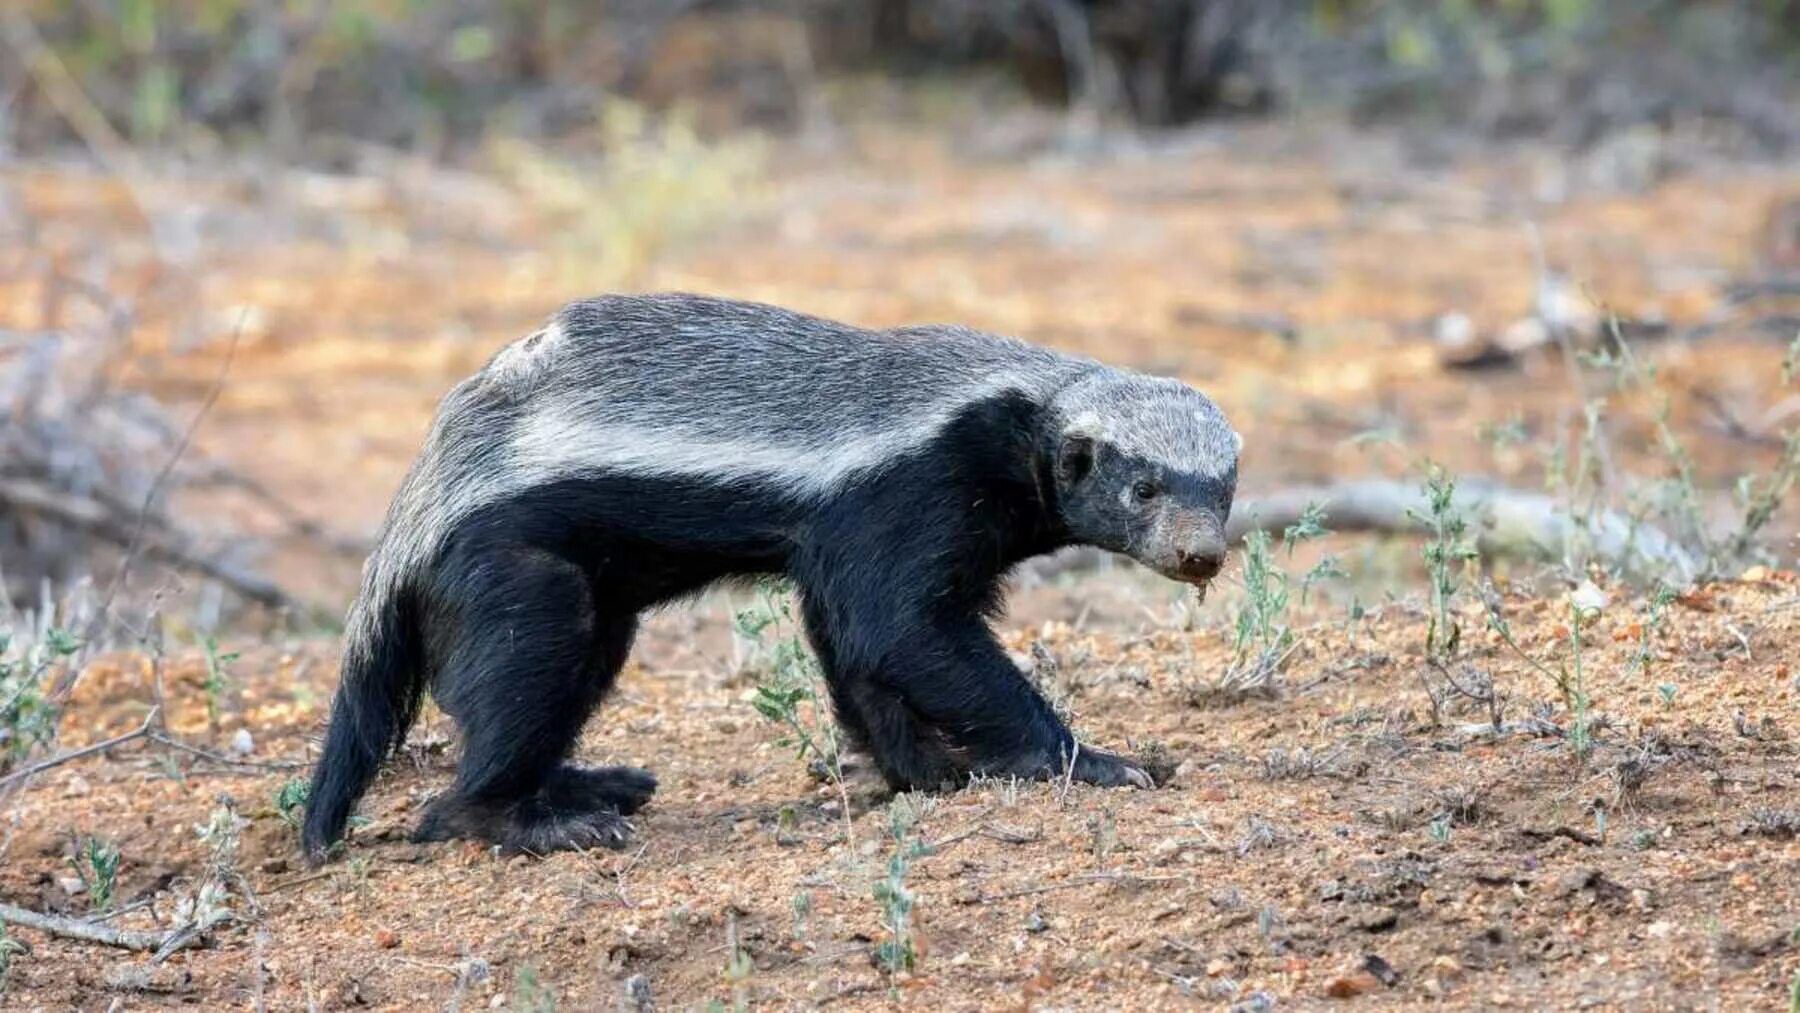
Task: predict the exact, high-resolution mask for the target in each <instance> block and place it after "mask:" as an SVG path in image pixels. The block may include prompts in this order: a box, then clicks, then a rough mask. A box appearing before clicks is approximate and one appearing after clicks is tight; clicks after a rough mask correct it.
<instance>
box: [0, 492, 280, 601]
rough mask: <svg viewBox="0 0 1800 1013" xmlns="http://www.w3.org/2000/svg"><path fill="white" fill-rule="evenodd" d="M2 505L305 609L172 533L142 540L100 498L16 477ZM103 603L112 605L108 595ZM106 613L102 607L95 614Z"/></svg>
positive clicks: (259, 597) (1, 496)
mask: <svg viewBox="0 0 1800 1013" xmlns="http://www.w3.org/2000/svg"><path fill="white" fill-rule="evenodd" d="M0 506H5V507H8V508H10V509H13V510H17V511H19V512H21V513H32V514H36V515H37V516H39V517H43V518H45V519H47V520H53V521H57V522H59V523H61V524H63V525H66V526H68V527H72V528H77V529H79V530H82V531H86V532H88V533H89V534H91V535H94V536H96V537H99V538H104V539H106V540H107V541H109V542H113V543H114V544H117V545H120V546H122V547H125V548H126V550H127V552H129V553H134V554H135V553H142V554H143V555H146V556H151V557H154V558H156V559H159V560H161V561H162V562H165V563H167V564H169V565H171V566H174V567H176V568H177V569H183V570H190V571H193V572H194V573H198V574H201V575H203V576H206V577H211V578H212V579H214V580H216V581H218V582H219V583H221V584H224V585H225V586H226V587H228V588H230V589H231V590H233V591H235V592H237V593H238V594H241V595H243V596H244V597H245V598H248V599H250V600H251V601H254V602H256V603H258V604H260V605H266V606H268V607H270V608H286V609H296V610H299V609H303V608H304V606H302V605H301V604H300V603H299V602H297V601H295V599H294V598H293V597H292V596H291V595H289V594H288V593H287V591H285V590H283V589H282V588H281V587H280V586H279V585H277V584H274V583H272V582H270V581H268V580H265V579H264V578H262V577H259V576H257V575H255V574H252V573H245V572H244V571H242V570H239V569H238V568H236V567H234V566H232V565H231V564H229V563H225V562H223V561H221V560H217V559H210V558H208V557H206V556H203V555H200V554H199V553H198V552H196V551H194V550H193V549H191V548H188V547H187V546H185V545H182V544H180V542H179V541H177V540H175V539H174V538H173V537H171V536H168V535H159V536H150V537H149V538H148V539H147V540H146V538H145V536H144V535H143V534H142V523H141V522H129V521H126V520H124V519H123V518H121V517H120V516H119V515H118V514H117V513H116V512H115V511H113V510H112V509H111V508H109V507H107V506H106V505H105V504H104V503H101V502H100V501H99V500H96V499H91V498H88V497H85V496H73V495H69V494H68V493H63V492H58V491H56V490H54V489H51V488H50V487H49V486H45V485H41V484H39V483H37V482H31V481H25V480H17V481H5V482H0ZM134 523H137V524H138V530H137V532H134V531H133V524H134ZM134 539H135V544H134ZM107 604H108V605H109V606H110V604H111V601H110V598H109V600H108V602H107ZM105 614H106V613H105V610H104V609H103V610H102V611H101V612H100V613H99V615H105ZM96 621H97V620H96Z"/></svg>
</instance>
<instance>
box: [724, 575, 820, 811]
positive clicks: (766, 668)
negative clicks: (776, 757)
mask: <svg viewBox="0 0 1800 1013" xmlns="http://www.w3.org/2000/svg"><path fill="white" fill-rule="evenodd" d="M735 625H736V628H737V632H738V634H739V635H741V636H743V637H744V638H745V639H747V640H748V641H750V643H751V644H753V645H754V647H755V651H756V655H760V657H758V658H756V661H755V669H756V670H757V675H758V676H759V681H758V684H757V687H756V695H755V696H754V697H753V698H752V699H751V701H750V704H751V706H752V707H755V708H756V712H757V713H758V714H761V715H762V716H763V718H764V719H765V720H767V721H769V722H771V723H773V724H776V725H779V726H780V727H782V728H783V729H785V730H786V731H785V734H784V735H783V736H782V737H781V738H780V739H779V740H778V744H779V745H783V746H792V747H793V748H794V751H795V755H796V757H797V758H798V759H800V760H802V761H805V760H807V759H808V758H809V757H811V758H813V759H816V760H818V761H819V763H820V764H821V765H822V766H823V767H824V769H825V770H826V771H827V772H828V773H829V775H830V776H831V778H832V779H833V780H835V781H838V782H840V783H841V782H842V781H843V769H842V766H841V758H840V756H839V745H840V737H839V733H838V728H837V725H836V723H834V722H833V721H832V720H831V718H830V714H829V708H828V707H827V706H826V695H827V694H826V689H825V676H824V672H823V670H821V669H820V667H819V661H818V659H817V658H815V657H814V656H813V653H812V651H811V650H809V649H808V648H807V645H806V640H805V638H804V637H803V636H801V635H800V633H799V631H798V629H797V626H798V624H797V623H796V621H795V618H794V600H793V589H792V586H791V585H789V584H788V583H787V582H786V581H781V580H765V581H762V582H760V583H759V584H758V585H757V600H756V603H755V604H754V605H752V606H751V607H750V608H747V609H745V610H743V611H741V612H739V613H738V614H737V619H736V623H735Z"/></svg>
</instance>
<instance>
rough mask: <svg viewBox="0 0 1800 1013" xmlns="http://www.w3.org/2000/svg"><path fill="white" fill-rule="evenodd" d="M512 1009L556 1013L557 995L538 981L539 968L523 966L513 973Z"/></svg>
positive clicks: (536, 1012) (530, 1012) (535, 1012)
mask: <svg viewBox="0 0 1800 1013" xmlns="http://www.w3.org/2000/svg"><path fill="white" fill-rule="evenodd" d="M512 1008H513V1009H516V1010H524V1011H525V1013H556V993H555V992H554V991H552V990H551V989H550V986H548V985H546V984H544V983H543V982H542V981H541V980H539V979H538V971H537V968H535V967H533V966H532V965H530V964H523V965H521V966H520V967H519V969H518V970H517V971H515V972H514V973H513V994H512Z"/></svg>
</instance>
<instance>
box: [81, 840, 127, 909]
mask: <svg viewBox="0 0 1800 1013" xmlns="http://www.w3.org/2000/svg"><path fill="white" fill-rule="evenodd" d="M69 865H70V866H72V867H73V868H74V870H75V877H76V878H77V879H79V880H81V885H82V886H83V887H84V888H85V889H86V891H87V896H88V905H89V906H90V907H92V908H93V909H94V910H95V911H102V912H104V911H111V910H112V906H113V901H114V899H115V898H116V894H117V889H118V884H119V846H118V845H117V844H114V843H113V842H112V841H110V840H107V839H106V838H104V837H97V836H95V835H93V834H88V835H86V836H84V837H82V838H81V840H80V842H79V843H78V844H77V845H76V848H75V853H74V854H73V855H71V856H69Z"/></svg>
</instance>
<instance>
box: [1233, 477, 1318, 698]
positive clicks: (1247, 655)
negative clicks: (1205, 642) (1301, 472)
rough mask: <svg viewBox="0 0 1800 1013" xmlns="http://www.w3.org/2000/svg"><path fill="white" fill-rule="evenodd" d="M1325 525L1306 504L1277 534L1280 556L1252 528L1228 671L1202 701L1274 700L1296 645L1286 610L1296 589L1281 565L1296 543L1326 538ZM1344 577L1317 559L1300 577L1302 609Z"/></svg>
mask: <svg viewBox="0 0 1800 1013" xmlns="http://www.w3.org/2000/svg"><path fill="white" fill-rule="evenodd" d="M1324 520H1325V513H1324V510H1323V509H1322V508H1321V507H1320V506H1319V505H1318V504H1309V505H1308V506H1307V508H1306V509H1305V510H1303V511H1302V512H1301V515H1300V519H1299V521H1298V522H1296V523H1294V524H1291V525H1289V526H1288V527H1287V528H1285V529H1284V530H1283V531H1282V534H1281V543H1280V548H1279V553H1278V552H1277V549H1276V546H1275V544H1274V543H1273V542H1272V540H1271V539H1270V538H1269V533H1268V532H1267V531H1265V530H1263V529H1262V528H1260V527H1253V528H1252V529H1251V530H1250V532H1249V533H1248V534H1246V535H1245V536H1244V547H1243V550H1242V552H1243V561H1244V567H1243V573H1244V577H1243V581H1244V601H1243V604H1242V605H1240V606H1239V608H1238V613H1237V619H1236V621H1235V622H1234V624H1233V627H1232V628H1233V633H1232V652H1233V654H1232V662H1231V667H1230V668H1229V669H1227V670H1226V672H1225V675H1224V676H1223V677H1222V678H1221V679H1220V680H1219V683H1218V684H1217V685H1216V686H1214V687H1210V688H1209V689H1208V691H1206V692H1203V693H1202V694H1200V695H1201V696H1211V695H1214V694H1222V695H1225V696H1228V697H1243V696H1253V695H1262V696H1272V695H1274V693H1275V692H1276V688H1277V682H1276V680H1277V679H1278V677H1279V676H1280V673H1281V668H1282V666H1283V664H1285V663H1286V661H1287V658H1288V655H1290V654H1292V653H1293V650H1294V648H1295V646H1297V645H1298V643H1299V641H1298V639H1297V637H1296V636H1295V634H1294V632H1293V630H1292V628H1291V627H1290V626H1289V625H1288V619H1287V613H1288V607H1289V605H1290V604H1292V602H1293V596H1294V589H1295V588H1294V581H1293V578H1292V577H1291V576H1290V575H1289V574H1288V572H1287V569H1286V568H1285V567H1284V565H1283V561H1284V560H1287V561H1291V560H1292V559H1293V555H1294V549H1295V548H1297V547H1298V546H1299V545H1300V543H1302V542H1306V541H1311V540H1312V539H1315V538H1320V537H1323V536H1324V535H1326V534H1328V533H1329V532H1328V531H1327V530H1326V528H1325V526H1324ZM1343 575H1344V571H1343V570H1342V569H1340V568H1339V567H1338V563H1337V557H1335V556H1327V557H1326V558H1324V559H1322V560H1320V561H1319V563H1318V564H1317V565H1315V566H1314V567H1313V568H1312V569H1311V570H1308V571H1307V572H1306V573H1305V574H1304V575H1303V576H1302V577H1301V578H1300V581H1299V592H1300V599H1299V600H1300V602H1301V604H1305V602H1306V599H1307V596H1308V595H1309V594H1310V592H1311V591H1312V588H1313V586H1314V585H1315V584H1317V583H1319V582H1320V581H1322V580H1327V579H1329V578H1332V577H1341V576H1343Z"/></svg>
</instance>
